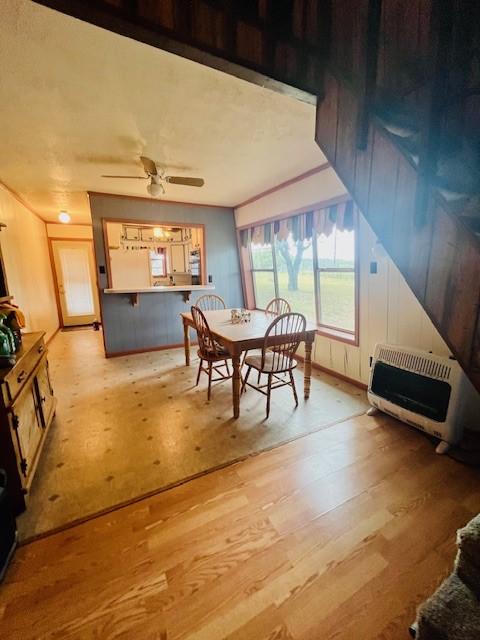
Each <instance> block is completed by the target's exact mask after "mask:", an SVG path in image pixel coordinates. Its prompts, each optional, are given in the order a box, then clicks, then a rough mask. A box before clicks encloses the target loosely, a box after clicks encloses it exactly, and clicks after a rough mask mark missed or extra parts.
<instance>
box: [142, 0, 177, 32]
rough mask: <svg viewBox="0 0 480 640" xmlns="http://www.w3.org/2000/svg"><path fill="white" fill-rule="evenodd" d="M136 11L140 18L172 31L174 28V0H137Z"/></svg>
mask: <svg viewBox="0 0 480 640" xmlns="http://www.w3.org/2000/svg"><path fill="white" fill-rule="evenodd" d="M137 11H138V15H139V17H140V18H142V19H143V20H148V22H151V23H153V24H156V25H159V26H160V27H163V28H164V29H168V30H169V31H172V30H173V29H174V28H175V7H174V0H163V2H157V0H137Z"/></svg>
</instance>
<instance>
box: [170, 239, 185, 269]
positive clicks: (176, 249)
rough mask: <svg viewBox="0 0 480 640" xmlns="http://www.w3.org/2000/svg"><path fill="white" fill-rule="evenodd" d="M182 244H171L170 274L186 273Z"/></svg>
mask: <svg viewBox="0 0 480 640" xmlns="http://www.w3.org/2000/svg"><path fill="white" fill-rule="evenodd" d="M186 246H187V245H183V244H172V245H170V246H169V249H170V273H175V272H177V273H185V272H186V271H188V262H185V247H186Z"/></svg>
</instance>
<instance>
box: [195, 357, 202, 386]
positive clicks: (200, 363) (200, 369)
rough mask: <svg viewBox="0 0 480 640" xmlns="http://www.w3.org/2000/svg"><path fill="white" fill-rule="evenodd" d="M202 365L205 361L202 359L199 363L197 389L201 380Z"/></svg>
mask: <svg viewBox="0 0 480 640" xmlns="http://www.w3.org/2000/svg"><path fill="white" fill-rule="evenodd" d="M202 364H203V360H202V359H201V358H200V362H199V363H198V373H197V381H196V383H195V386H196V387H198V382H199V380H200V374H201V373H202Z"/></svg>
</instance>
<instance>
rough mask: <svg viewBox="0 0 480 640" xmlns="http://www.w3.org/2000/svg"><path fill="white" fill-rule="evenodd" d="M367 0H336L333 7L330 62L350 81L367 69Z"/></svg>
mask: <svg viewBox="0 0 480 640" xmlns="http://www.w3.org/2000/svg"><path fill="white" fill-rule="evenodd" d="M367 2H368V0H354V1H352V0H335V2H332V4H331V7H332V11H331V49H330V62H331V64H332V65H333V67H334V68H336V69H338V70H339V71H340V72H341V73H342V74H343V75H345V76H346V77H347V78H348V79H349V80H350V81H353V80H354V79H355V78H358V77H359V72H360V70H363V69H364V67H365V36H366V30H367V25H366V5H367Z"/></svg>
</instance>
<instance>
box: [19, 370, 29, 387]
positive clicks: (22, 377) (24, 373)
mask: <svg viewBox="0 0 480 640" xmlns="http://www.w3.org/2000/svg"><path fill="white" fill-rule="evenodd" d="M26 377H27V372H26V371H22V372H21V373H19V374H18V377H17V382H18V384H20V382H23V381H24V380H25V378H26Z"/></svg>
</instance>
